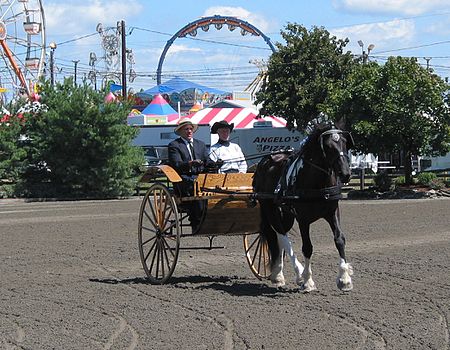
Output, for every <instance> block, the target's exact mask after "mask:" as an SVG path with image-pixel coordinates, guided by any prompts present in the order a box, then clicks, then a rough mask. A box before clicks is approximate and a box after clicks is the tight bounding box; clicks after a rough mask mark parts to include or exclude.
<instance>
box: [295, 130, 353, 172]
mask: <svg viewBox="0 0 450 350" xmlns="http://www.w3.org/2000/svg"><path fill="white" fill-rule="evenodd" d="M342 134H346V136H347V137H349V139H350V140H351V141H353V138H352V135H351V134H350V133H349V132H347V131H342V130H340V129H336V128H332V129H330V130H326V131H324V132H323V133H321V134H320V136H319V137H320V149H321V150H322V154H323V157H324V159H326V157H327V155H326V153H325V148H324V146H323V139H324V136H327V135H332V136H331V138H332V140H333V141H334V142H338V141H339V140H340V138H341V135H342ZM347 142H348V140H347ZM339 157H347V155H346V154H344V152H342V151H340V152H339ZM304 160H305V161H306V162H307V163H308V164H309V165H311V166H312V167H314V168H316V169H318V170H320V171H322V172H324V173H325V174H327V175H329V174H330V172H329V171H328V170H326V169H324V168H322V167H321V166H319V165H317V164H315V163H313V162H312V161H310V160H308V159H304Z"/></svg>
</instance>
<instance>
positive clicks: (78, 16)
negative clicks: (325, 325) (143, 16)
mask: <svg viewBox="0 0 450 350" xmlns="http://www.w3.org/2000/svg"><path fill="white" fill-rule="evenodd" d="M44 10H45V12H46V13H47V14H49V15H47V16H46V26H47V34H50V35H51V34H53V35H71V36H76V35H83V34H86V33H91V32H94V31H95V28H96V26H97V24H98V23H103V24H104V25H105V26H107V27H109V26H115V25H116V23H115V22H114V23H110V22H111V19H112V18H122V19H124V20H126V19H127V18H132V17H133V16H135V15H138V14H140V13H141V12H142V10H143V7H142V5H141V4H139V2H138V1H137V0H128V1H121V0H110V1H108V0H85V1H67V0H66V1H64V2H60V1H54V2H47V3H46V4H45V9H44ZM50 14H51V15H50Z"/></svg>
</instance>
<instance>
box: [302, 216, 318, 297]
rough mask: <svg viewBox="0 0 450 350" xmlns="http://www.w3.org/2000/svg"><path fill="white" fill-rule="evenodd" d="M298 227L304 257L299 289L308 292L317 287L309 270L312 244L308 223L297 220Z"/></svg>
mask: <svg viewBox="0 0 450 350" xmlns="http://www.w3.org/2000/svg"><path fill="white" fill-rule="evenodd" d="M299 228H300V233H301V235H302V252H303V256H304V257H305V268H304V270H303V273H302V278H303V283H302V284H301V285H300V289H301V290H302V291H303V292H305V293H309V292H312V291H314V290H316V289H317V287H316V284H315V283H314V281H313V279H312V270H311V256H312V252H313V245H312V243H311V238H310V236H309V223H302V222H300V221H299Z"/></svg>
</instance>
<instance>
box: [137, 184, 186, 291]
mask: <svg viewBox="0 0 450 350" xmlns="http://www.w3.org/2000/svg"><path fill="white" fill-rule="evenodd" d="M179 218H180V216H179V213H178V209H177V206H176V203H175V199H174V198H173V197H172V195H171V193H170V192H169V190H168V189H167V187H166V186H164V185H162V184H160V183H156V184H154V185H152V186H151V187H150V188H149V189H148V191H147V192H146V194H145V196H144V199H143V200H142V204H141V209H140V212H139V228H138V240H139V253H140V256H141V261H142V266H143V267H144V270H145V273H146V274H147V277H148V279H149V280H150V281H151V282H152V283H159V284H163V283H166V282H167V281H168V280H169V278H170V277H171V276H172V273H173V271H174V270H175V265H176V263H177V260H178V252H179V249H180V235H181V227H180V222H179Z"/></svg>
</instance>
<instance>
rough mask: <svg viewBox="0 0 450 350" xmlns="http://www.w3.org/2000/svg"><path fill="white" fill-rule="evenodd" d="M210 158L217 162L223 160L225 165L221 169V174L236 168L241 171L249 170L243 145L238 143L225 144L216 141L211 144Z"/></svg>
mask: <svg viewBox="0 0 450 350" xmlns="http://www.w3.org/2000/svg"><path fill="white" fill-rule="evenodd" d="M209 158H211V160H212V161H214V162H216V161H217V160H218V159H221V160H223V165H222V166H221V167H220V169H219V174H223V173H225V172H227V171H228V170H231V169H235V170H238V171H239V172H240V173H246V172H247V162H246V161H245V157H244V154H243V153H242V150H241V147H239V145H238V144H236V143H231V142H230V143H229V145H228V146H225V145H223V144H221V143H216V144H214V145H212V146H211V149H210V152H209Z"/></svg>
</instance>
